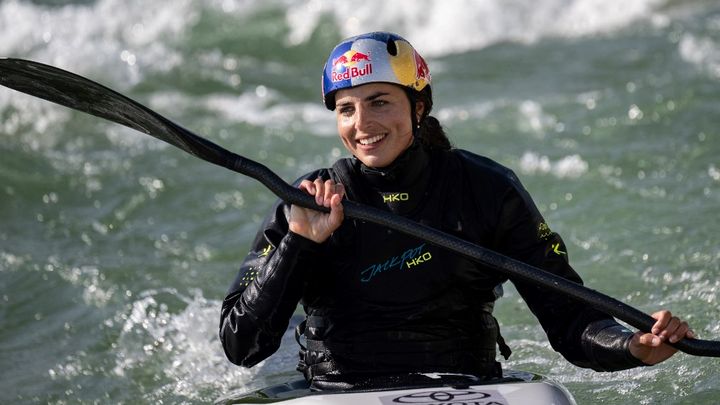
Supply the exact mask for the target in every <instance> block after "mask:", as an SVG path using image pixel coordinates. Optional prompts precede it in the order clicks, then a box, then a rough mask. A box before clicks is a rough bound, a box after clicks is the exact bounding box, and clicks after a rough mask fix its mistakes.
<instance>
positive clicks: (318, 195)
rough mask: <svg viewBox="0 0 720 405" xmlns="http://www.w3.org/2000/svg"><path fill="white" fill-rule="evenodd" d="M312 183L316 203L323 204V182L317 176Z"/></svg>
mask: <svg viewBox="0 0 720 405" xmlns="http://www.w3.org/2000/svg"><path fill="white" fill-rule="evenodd" d="M313 183H314V185H315V203H316V204H317V205H323V202H324V199H325V182H324V181H323V179H321V178H319V177H318V178H317V179H315V181H314V182H313Z"/></svg>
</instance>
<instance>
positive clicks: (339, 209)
mask: <svg viewBox="0 0 720 405" xmlns="http://www.w3.org/2000/svg"><path fill="white" fill-rule="evenodd" d="M344 218H345V211H344V209H343V205H342V198H340V195H338V194H335V195H333V196H332V198H331V199H330V217H329V218H328V220H329V222H330V225H331V227H332V228H333V231H334V230H335V229H337V228H338V227H339V226H340V224H342V221H343V219H344Z"/></svg>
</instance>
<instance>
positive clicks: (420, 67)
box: [413, 52, 430, 82]
mask: <svg viewBox="0 0 720 405" xmlns="http://www.w3.org/2000/svg"><path fill="white" fill-rule="evenodd" d="M413 53H414V54H415V67H416V68H417V72H416V74H415V77H416V78H417V79H423V80H425V81H428V82H429V81H430V69H428V66H427V63H425V59H423V57H422V56H420V54H418V53H417V52H413Z"/></svg>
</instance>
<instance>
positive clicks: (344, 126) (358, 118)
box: [335, 83, 423, 168]
mask: <svg viewBox="0 0 720 405" xmlns="http://www.w3.org/2000/svg"><path fill="white" fill-rule="evenodd" d="M422 109H423V106H422V104H421V103H418V104H417V110H418V112H417V113H418V116H420V114H421V113H422ZM335 116H336V118H337V126H338V133H339V135H340V139H342V142H343V144H344V145H345V148H346V149H347V150H348V151H350V153H352V154H353V155H355V157H357V158H358V159H360V161H361V162H363V163H364V164H365V166H368V167H376V168H379V167H385V166H388V165H389V164H390V163H392V162H393V161H394V160H395V158H397V157H398V156H399V155H400V154H401V153H402V152H403V151H404V150H405V149H407V148H408V147H409V146H410V145H411V144H412V140H413V134H412V123H411V121H410V101H409V100H408V97H407V95H406V94H405V91H404V90H403V89H402V88H400V87H399V86H396V85H394V84H388V83H370V84H365V85H362V86H357V87H351V88H349V89H342V90H339V91H338V92H337V93H336V94H335Z"/></svg>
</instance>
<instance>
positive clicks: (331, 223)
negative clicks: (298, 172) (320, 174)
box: [289, 178, 345, 243]
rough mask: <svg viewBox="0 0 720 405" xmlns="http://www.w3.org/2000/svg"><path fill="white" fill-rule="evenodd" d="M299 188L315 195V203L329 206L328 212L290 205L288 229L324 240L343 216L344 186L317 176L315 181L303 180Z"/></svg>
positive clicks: (317, 239)
mask: <svg viewBox="0 0 720 405" xmlns="http://www.w3.org/2000/svg"><path fill="white" fill-rule="evenodd" d="M299 188H300V189H301V190H304V191H306V192H307V193H308V194H310V195H312V196H315V202H316V203H317V205H319V206H322V207H328V208H330V213H324V212H320V211H315V210H311V209H307V208H302V207H298V206H296V205H292V206H291V207H290V218H289V227H290V230H291V231H292V232H294V233H296V234H298V235H302V236H304V237H306V238H308V239H310V240H313V241H315V242H317V243H322V242H325V240H327V238H329V237H330V235H331V234H332V233H333V232H334V231H335V230H336V229H337V228H339V227H340V224H342V221H343V218H345V215H344V214H343V206H342V199H343V197H344V196H345V187H344V186H343V185H342V184H340V183H335V182H334V181H333V180H327V181H323V180H322V179H320V178H318V179H315V181H310V180H303V181H302V182H301V183H300V186H299Z"/></svg>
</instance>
